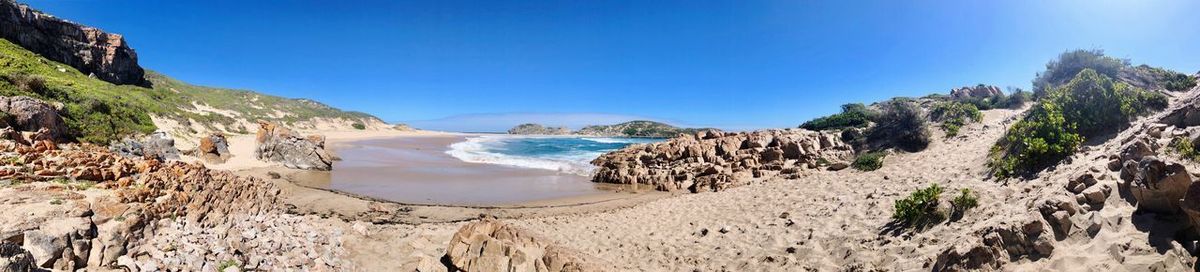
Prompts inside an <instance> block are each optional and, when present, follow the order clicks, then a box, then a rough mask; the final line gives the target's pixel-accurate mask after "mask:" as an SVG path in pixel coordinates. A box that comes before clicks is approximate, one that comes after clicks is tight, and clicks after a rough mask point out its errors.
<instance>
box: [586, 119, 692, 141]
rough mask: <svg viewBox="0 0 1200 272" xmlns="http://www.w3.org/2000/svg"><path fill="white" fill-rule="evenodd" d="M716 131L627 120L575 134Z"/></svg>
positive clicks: (652, 135) (655, 134) (665, 135)
mask: <svg viewBox="0 0 1200 272" xmlns="http://www.w3.org/2000/svg"><path fill="white" fill-rule="evenodd" d="M710 130H711V131H716V129H711V128H680V127H676V126H672V125H668V124H664V123H659V122H654V121H629V122H624V123H620V124H615V125H600V126H586V127H583V128H581V129H579V131H576V132H575V134H578V135H587V136H601V137H649V138H673V137H676V136H679V135H681V134H695V133H697V132H700V131H710Z"/></svg>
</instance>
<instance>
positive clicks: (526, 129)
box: [508, 124, 571, 135]
mask: <svg viewBox="0 0 1200 272" xmlns="http://www.w3.org/2000/svg"><path fill="white" fill-rule="evenodd" d="M508 134H516V135H567V134H571V130H570V129H567V128H565V127H546V126H542V125H539V124H520V125H517V126H515V127H513V128H511V129H509V130H508Z"/></svg>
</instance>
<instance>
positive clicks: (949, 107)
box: [929, 101, 983, 137]
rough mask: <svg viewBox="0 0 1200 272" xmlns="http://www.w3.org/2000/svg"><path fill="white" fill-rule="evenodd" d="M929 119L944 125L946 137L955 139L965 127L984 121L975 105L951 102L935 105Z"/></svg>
mask: <svg viewBox="0 0 1200 272" xmlns="http://www.w3.org/2000/svg"><path fill="white" fill-rule="evenodd" d="M929 118H930V119H933V121H934V122H941V123H942V129H945V130H946V137H954V136H955V135H958V130H959V128H961V127H962V126H963V125H966V124H967V123H972V122H979V120H982V119H983V114H982V113H980V112H979V109H978V108H976V107H975V105H973V104H967V103H962V102H953V101H951V102H941V103H938V104H936V105H934V106H933V109H932V110H930V111H929Z"/></svg>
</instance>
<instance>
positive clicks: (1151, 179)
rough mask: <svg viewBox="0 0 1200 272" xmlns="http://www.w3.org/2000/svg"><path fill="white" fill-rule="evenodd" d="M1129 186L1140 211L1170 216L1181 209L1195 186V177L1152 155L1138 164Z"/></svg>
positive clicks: (1180, 166) (1178, 165)
mask: <svg viewBox="0 0 1200 272" xmlns="http://www.w3.org/2000/svg"><path fill="white" fill-rule="evenodd" d="M1127 183H1128V184H1127V185H1126V186H1125V187H1126V188H1128V190H1129V192H1130V195H1131V196H1132V197H1133V198H1134V200H1135V201H1136V202H1137V206H1138V210H1141V211H1149V212H1156V213H1168V214H1170V213H1175V212H1177V211H1178V210H1179V203H1180V201H1181V200H1183V199H1184V195H1186V194H1187V191H1188V188H1189V187H1190V186H1191V185H1192V175H1190V174H1188V172H1187V169H1186V168H1185V167H1184V166H1183V165H1180V164H1178V163H1172V164H1167V163H1166V162H1164V161H1163V160H1161V159H1159V158H1157V157H1153V156H1150V157H1145V158H1142V160H1141V161H1140V162H1138V168H1137V171H1136V172H1135V173H1134V176H1133V179H1132V180H1130V181H1127Z"/></svg>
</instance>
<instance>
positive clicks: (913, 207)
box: [892, 184, 945, 226]
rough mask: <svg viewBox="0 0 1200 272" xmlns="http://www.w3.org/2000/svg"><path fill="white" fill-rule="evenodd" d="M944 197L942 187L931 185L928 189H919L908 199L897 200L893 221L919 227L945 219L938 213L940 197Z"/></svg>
mask: <svg viewBox="0 0 1200 272" xmlns="http://www.w3.org/2000/svg"><path fill="white" fill-rule="evenodd" d="M941 195H942V187H941V186H938V185H937V184H931V185H929V187H928V188H924V189H918V190H917V191H916V192H913V193H912V194H910V195H909V196H908V198H904V199H897V200H896V204H895V206H894V209H895V212H894V213H892V219H895V220H897V221H899V222H900V223H903V224H905V225H909V226H918V225H924V224H928V223H934V222H938V221H941V220H942V219H945V215H944V214H942V213H941V212H939V211H938V209H937V208H938V207H937V206H938V197H940V196H941Z"/></svg>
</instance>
